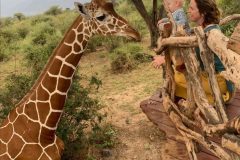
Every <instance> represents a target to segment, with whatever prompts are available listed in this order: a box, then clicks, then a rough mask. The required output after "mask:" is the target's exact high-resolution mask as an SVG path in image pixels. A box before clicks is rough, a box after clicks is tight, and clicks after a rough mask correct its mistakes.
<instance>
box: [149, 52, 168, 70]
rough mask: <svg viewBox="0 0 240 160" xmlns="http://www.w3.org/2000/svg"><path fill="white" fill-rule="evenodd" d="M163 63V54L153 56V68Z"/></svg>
mask: <svg viewBox="0 0 240 160" xmlns="http://www.w3.org/2000/svg"><path fill="white" fill-rule="evenodd" d="M164 63H165V56H161V55H157V56H154V57H153V61H152V65H153V67H154V68H157V69H158V68H160V67H161V65H163V64H164Z"/></svg>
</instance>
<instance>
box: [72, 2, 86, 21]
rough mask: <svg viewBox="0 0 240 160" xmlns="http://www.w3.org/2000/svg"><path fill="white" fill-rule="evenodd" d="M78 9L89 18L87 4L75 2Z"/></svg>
mask: <svg viewBox="0 0 240 160" xmlns="http://www.w3.org/2000/svg"><path fill="white" fill-rule="evenodd" d="M74 5H75V8H76V10H77V11H78V12H79V13H80V14H81V15H82V16H83V17H84V18H89V14H88V12H87V10H86V8H85V6H84V5H83V4H81V3H79V2H74Z"/></svg>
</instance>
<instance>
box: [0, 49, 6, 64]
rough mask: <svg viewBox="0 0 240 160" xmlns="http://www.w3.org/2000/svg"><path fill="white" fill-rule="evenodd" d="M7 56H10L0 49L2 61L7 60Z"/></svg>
mask: <svg viewBox="0 0 240 160" xmlns="http://www.w3.org/2000/svg"><path fill="white" fill-rule="evenodd" d="M7 58H8V56H7V55H6V54H4V53H3V52H1V49H0V62H2V61H5V60H6V59H7Z"/></svg>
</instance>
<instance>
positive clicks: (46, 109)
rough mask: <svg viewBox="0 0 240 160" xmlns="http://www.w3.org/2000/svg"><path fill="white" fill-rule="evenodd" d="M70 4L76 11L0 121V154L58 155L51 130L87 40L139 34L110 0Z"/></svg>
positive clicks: (17, 157)
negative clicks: (30, 84) (31, 82)
mask: <svg viewBox="0 0 240 160" xmlns="http://www.w3.org/2000/svg"><path fill="white" fill-rule="evenodd" d="M75 5H76V7H77V9H78V11H79V12H80V16H79V17H77V18H76V20H75V21H74V23H73V24H72V26H71V27H70V28H69V30H68V31H67V32H66V34H65V36H64V39H63V40H62V41H61V42H60V43H59V45H58V47H57V48H56V49H55V50H54V52H53V54H52V56H51V57H50V59H49V61H48V63H47V65H46V66H45V68H44V70H43V71H42V73H41V74H40V76H39V78H38V80H37V81H36V82H35V84H34V86H33V87H32V88H31V90H30V91H29V92H28V94H27V95H26V96H25V97H24V98H23V99H22V100H21V101H20V102H19V104H17V105H16V107H15V108H14V109H13V110H12V111H11V112H10V114H9V115H8V117H7V118H6V119H5V120H4V122H3V124H2V125H1V127H0V160H60V159H61V155H62V152H63V149H64V144H63V142H62V140H61V139H59V138H58V137H57V136H56V134H55V133H56V129H57V126H58V122H59V120H60V118H61V114H62V112H63V107H64V103H65V100H66V98H67V93H68V90H69V88H70V85H71V83H72V78H73V75H74V72H75V70H76V67H77V65H78V63H79V61H80V58H81V56H82V54H83V52H84V50H85V48H86V45H87V42H88V40H89V39H90V37H92V36H93V35H96V34H101V35H105V36H107V35H118V36H125V37H128V38H132V39H135V40H140V36H139V33H138V32H137V31H135V30H134V29H133V28H132V27H130V26H129V24H128V23H127V21H126V20H124V19H123V18H122V17H120V16H119V15H117V13H116V12H115V11H114V9H113V4H112V3H111V2H107V1H104V0H93V1H92V2H91V3H87V4H85V5H82V4H80V3H75ZM39 54H41V53H39Z"/></svg>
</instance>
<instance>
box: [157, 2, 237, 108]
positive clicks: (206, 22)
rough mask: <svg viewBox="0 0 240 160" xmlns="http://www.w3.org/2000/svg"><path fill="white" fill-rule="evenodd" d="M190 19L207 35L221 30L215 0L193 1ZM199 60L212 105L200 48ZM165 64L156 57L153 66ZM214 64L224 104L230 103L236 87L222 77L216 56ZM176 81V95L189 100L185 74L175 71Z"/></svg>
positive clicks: (220, 65) (189, 12)
mask: <svg viewBox="0 0 240 160" xmlns="http://www.w3.org/2000/svg"><path fill="white" fill-rule="evenodd" d="M188 15H189V19H190V20H191V21H192V22H195V23H196V24H197V25H199V26H202V27H203V28H204V32H205V33H207V32H209V31H210V30H212V29H219V30H220V27H219V25H218V24H219V22H220V12H219V10H218V8H217V5H216V2H215V0H191V2H190V6H189V9H188ZM196 55H197V59H198V60H199V62H200V66H201V69H202V70H203V72H202V74H201V77H200V78H201V82H202V86H203V89H204V90H205V93H206V95H207V98H208V100H209V102H210V103H211V104H213V103H214V99H213V97H212V93H211V87H210V85H209V82H208V76H207V73H206V72H204V67H203V63H202V61H201V58H200V51H199V48H196ZM163 63H164V60H163V57H162V56H156V57H155V59H154V61H153V65H154V66H155V67H156V68H158V67H159V66H160V65H162V64H163ZM214 63H215V72H216V78H217V81H218V85H219V87H220V91H221V93H222V95H223V100H224V102H228V101H229V100H230V99H231V97H232V95H233V93H234V85H233V83H232V82H230V81H227V80H226V79H225V78H224V77H222V76H220V74H219V73H220V72H221V71H224V70H225V68H224V66H223V64H222V62H221V61H220V59H219V58H218V57H217V55H215V54H214ZM174 77H175V81H176V93H175V95H176V96H177V97H181V98H185V99H186V98H187V82H186V79H185V76H184V74H183V73H181V72H179V71H175V75H174Z"/></svg>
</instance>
